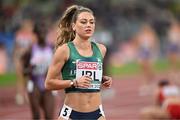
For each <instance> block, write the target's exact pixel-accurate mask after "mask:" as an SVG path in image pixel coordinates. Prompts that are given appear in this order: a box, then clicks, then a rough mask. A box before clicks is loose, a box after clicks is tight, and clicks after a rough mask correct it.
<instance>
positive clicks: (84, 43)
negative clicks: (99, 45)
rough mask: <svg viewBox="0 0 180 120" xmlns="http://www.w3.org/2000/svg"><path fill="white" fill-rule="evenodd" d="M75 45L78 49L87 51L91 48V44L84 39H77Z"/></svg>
mask: <svg viewBox="0 0 180 120" xmlns="http://www.w3.org/2000/svg"><path fill="white" fill-rule="evenodd" d="M73 43H74V45H75V46H76V47H78V48H81V49H87V48H90V47H91V43H90V41H89V40H88V39H82V38H77V37H76V38H75V39H74V40H73Z"/></svg>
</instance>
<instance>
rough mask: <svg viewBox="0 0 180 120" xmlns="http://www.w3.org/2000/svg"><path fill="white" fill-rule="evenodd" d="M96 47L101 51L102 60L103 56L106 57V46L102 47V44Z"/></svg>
mask: <svg viewBox="0 0 180 120" xmlns="http://www.w3.org/2000/svg"><path fill="white" fill-rule="evenodd" d="M97 45H98V47H99V49H100V51H101V54H102V57H103V58H104V56H105V55H106V50H107V49H106V46H105V45H103V44H97Z"/></svg>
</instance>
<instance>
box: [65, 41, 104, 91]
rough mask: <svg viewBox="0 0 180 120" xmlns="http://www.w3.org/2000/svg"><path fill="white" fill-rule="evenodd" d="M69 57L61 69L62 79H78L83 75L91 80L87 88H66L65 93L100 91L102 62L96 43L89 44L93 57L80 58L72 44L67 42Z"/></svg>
mask: <svg viewBox="0 0 180 120" xmlns="http://www.w3.org/2000/svg"><path fill="white" fill-rule="evenodd" d="M67 44H68V47H69V49H70V56H69V59H68V61H67V62H66V63H65V64H64V66H63V68H62V77H63V79H64V80H73V79H78V78H80V77H81V76H83V75H89V76H90V77H91V78H92V82H91V87H89V88H86V89H85V88H72V87H70V88H66V89H65V92H66V93H68V92H97V91H100V86H101V81H102V74H103V73H102V72H103V68H102V66H103V65H102V62H103V57H102V54H101V52H100V50H99V47H98V46H97V44H96V43H94V42H91V45H92V49H93V55H92V56H90V57H84V56H81V55H80V54H79V53H78V51H77V49H76V48H75V46H74V44H73V42H68V43H67Z"/></svg>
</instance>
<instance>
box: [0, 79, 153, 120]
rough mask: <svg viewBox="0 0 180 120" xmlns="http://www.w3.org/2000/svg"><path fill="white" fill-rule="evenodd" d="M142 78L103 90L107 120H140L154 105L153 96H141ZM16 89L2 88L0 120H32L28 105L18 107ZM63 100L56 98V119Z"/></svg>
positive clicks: (115, 84) (122, 81) (124, 81)
mask: <svg viewBox="0 0 180 120" xmlns="http://www.w3.org/2000/svg"><path fill="white" fill-rule="evenodd" d="M141 80H142V78H140V77H133V78H121V79H120V78H119V79H116V78H115V79H114V81H113V86H112V88H111V89H108V90H103V91H102V97H103V107H104V111H105V115H106V118H107V120H139V119H140V118H139V113H140V110H141V109H142V108H143V107H145V106H148V105H151V104H152V96H151V95H146V96H140V95H139V88H140V85H141ZM14 95H15V88H13V87H11V88H10V87H9V88H0V120H11V119H13V120H31V113H30V109H29V106H28V104H25V105H22V106H17V105H16V104H15V102H14ZM62 101H63V100H62V98H60V96H58V97H57V98H56V110H55V115H54V116H55V118H57V115H58V112H59V108H60V107H61V106H62Z"/></svg>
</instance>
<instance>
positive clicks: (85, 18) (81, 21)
mask: <svg viewBox="0 0 180 120" xmlns="http://www.w3.org/2000/svg"><path fill="white" fill-rule="evenodd" d="M72 27H73V30H74V31H75V32H76V35H78V36H80V37H81V38H83V39H88V38H89V37H91V36H92V35H93V33H94V29H95V19H94V16H93V15H92V14H91V13H90V12H82V13H80V14H79V15H78V16H77V20H76V22H75V23H73V25H72Z"/></svg>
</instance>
